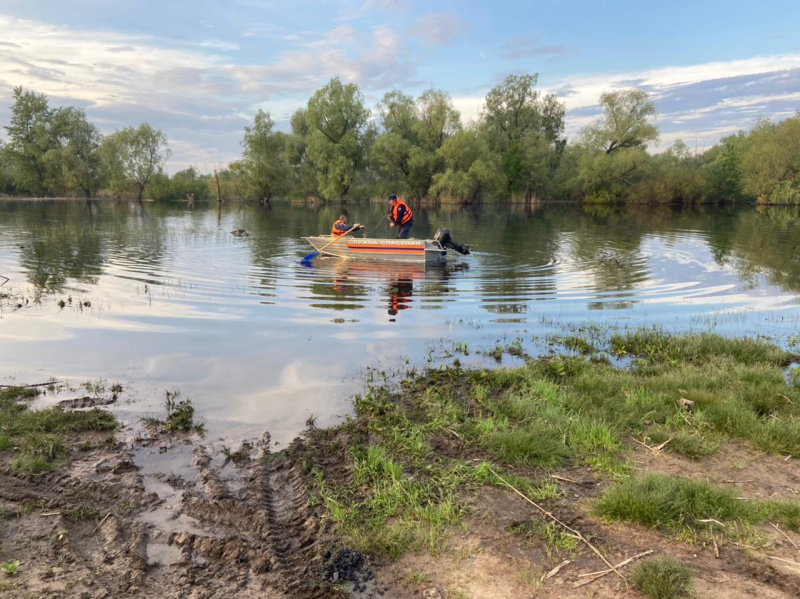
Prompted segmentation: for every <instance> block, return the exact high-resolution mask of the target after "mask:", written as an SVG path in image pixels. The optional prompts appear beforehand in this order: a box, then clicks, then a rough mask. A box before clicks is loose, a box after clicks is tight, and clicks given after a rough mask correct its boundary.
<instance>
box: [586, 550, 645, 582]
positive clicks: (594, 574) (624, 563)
mask: <svg viewBox="0 0 800 599" xmlns="http://www.w3.org/2000/svg"><path fill="white" fill-rule="evenodd" d="M651 553H653V550H652V549H648V550H647V551H645V552H643V553H640V554H638V555H634V556H633V557H629V558H628V559H626V560H624V561H621V562H620V563H618V564H617V565H616V566H615V568H622V567H623V566H627V565H628V564H630V563H631V562H633V561H636V560H637V559H639V558H642V557H644V556H645V555H650V554H651ZM611 572H616V570H602V571H600V572H592V573H590V574H579V575H578V576H591V577H592V578H590V579H589V580H583V581H581V582H579V583H576V584H574V585H572V588H573V589H577V588H578V587H582V586H583V585H585V584H590V583H592V582H594V581H595V580H599V579H601V578H603V576H605V575H606V574H611ZM617 574H619V572H617Z"/></svg>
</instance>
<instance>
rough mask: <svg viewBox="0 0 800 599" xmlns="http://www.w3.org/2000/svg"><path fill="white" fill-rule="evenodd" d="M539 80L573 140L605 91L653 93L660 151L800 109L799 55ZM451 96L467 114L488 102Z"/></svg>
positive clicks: (710, 140)
mask: <svg viewBox="0 0 800 599" xmlns="http://www.w3.org/2000/svg"><path fill="white" fill-rule="evenodd" d="M540 83H541V84H542V89H543V90H544V91H548V92H553V93H556V94H557V95H558V96H559V97H560V99H561V100H562V101H563V102H564V103H565V104H566V107H567V115H566V125H567V135H568V137H570V138H574V136H576V135H577V134H578V132H579V131H580V130H581V129H582V128H583V127H585V126H587V125H589V124H591V123H592V122H593V121H594V120H595V119H597V117H598V114H599V106H598V100H599V98H600V94H601V93H603V92H604V91H612V90H616V89H626V88H631V87H636V88H640V89H645V90H647V91H648V92H649V93H650V94H651V97H652V98H653V99H654V100H655V102H656V108H657V109H658V125H659V127H660V129H661V142H660V143H659V145H658V146H657V148H656V149H657V150H663V149H665V148H667V147H669V145H671V144H672V143H673V142H674V141H675V140H676V139H683V140H684V141H687V143H688V142H689V141H692V142H693V144H694V143H697V145H698V146H699V147H710V146H712V145H713V144H715V143H717V141H718V140H719V139H720V138H721V137H724V136H725V135H728V134H731V133H734V132H736V131H737V130H739V129H742V128H747V127H749V126H750V125H751V124H752V122H753V120H754V118H755V117H756V116H759V115H762V114H764V115H768V116H773V117H775V118H783V117H786V116H790V115H791V114H794V111H795V109H796V108H798V107H800V91H798V89H800V54H783V55H776V56H757V57H753V58H750V59H746V60H732V61H727V62H721V61H718V62H710V63H703V64H696V65H688V66H680V67H664V68H658V69H648V70H643V71H633V72H623V73H611V74H596V75H577V76H571V77H563V78H558V79H554V80H550V81H549V82H548V81H545V80H544V79H542V80H540ZM453 101H454V103H455V104H456V106H457V107H458V108H459V109H460V110H461V111H462V114H464V115H465V116H469V115H475V114H477V112H478V111H479V110H480V108H479V107H480V105H481V104H482V98H478V97H476V96H474V95H470V96H460V97H458V96H457V97H455V98H453ZM687 123H691V129H689V128H687V126H686V124H687Z"/></svg>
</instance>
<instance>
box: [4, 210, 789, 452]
mask: <svg viewBox="0 0 800 599" xmlns="http://www.w3.org/2000/svg"><path fill="white" fill-rule="evenodd" d="M384 208H385V207H384V206H380V205H379V206H370V205H354V206H350V207H349V213H350V218H351V222H355V221H360V222H362V223H365V224H366V225H367V227H368V229H370V230H371V231H372V233H371V236H373V237H386V236H389V235H390V231H389V229H388V227H387V225H386V222H385V220H384V217H383V214H384V213H385V210H384ZM340 210H341V208H340V207H338V206H336V207H323V208H318V209H310V208H307V207H303V206H291V205H288V204H284V205H281V204H277V205H275V206H274V207H273V208H271V209H269V208H267V209H265V208H260V207H255V206H238V205H230V206H228V205H226V206H223V207H222V208H221V209H219V210H218V207H217V206H216V205H207V206H198V207H196V208H194V209H191V208H189V207H188V206H187V205H186V204H170V205H159V204H153V203H143V204H139V203H136V202H114V201H96V202H90V203H86V202H85V201H63V200H60V201H20V200H4V201H0V274H2V275H4V276H6V277H8V278H9V279H10V280H9V282H8V283H6V284H5V285H4V286H2V287H0V293H2V294H3V295H2V296H0V297H2V299H0V310H1V312H0V356H2V358H1V359H0V381H2V382H4V383H9V382H19V383H31V382H41V381H45V380H47V379H48V378H50V377H55V378H56V379H59V380H69V381H71V382H72V383H74V384H75V385H76V386H77V383H81V382H83V381H95V382H97V380H98V379H99V378H102V379H104V380H105V381H108V382H109V383H110V382H115V381H119V382H121V383H122V384H123V385H124V387H125V389H126V391H125V393H124V395H123V398H124V400H125V401H123V402H122V403H121V404H120V405H118V406H117V407H116V409H117V410H118V411H119V412H120V413H121V415H123V416H130V417H131V419H134V420H135V417H136V416H139V415H141V414H143V413H151V414H153V413H156V412H157V411H158V410H159V409H160V404H161V401H162V398H163V391H164V390H165V389H179V390H180V391H181V393H182V395H183V396H184V397H191V398H192V400H193V401H194V402H195V404H196V405H197V407H198V410H199V412H200V414H201V415H202V416H203V418H204V419H205V421H206V424H207V428H208V429H209V436H211V437H219V436H225V437H239V438H243V437H251V436H260V434H261V433H262V432H263V431H264V430H267V429H268V430H270V431H271V432H272V434H273V436H274V437H275V438H277V439H280V440H281V441H282V442H285V441H286V440H288V439H290V438H291V437H292V436H293V435H294V434H296V433H297V432H298V431H299V430H300V429H302V428H303V425H304V423H305V421H306V419H307V418H308V417H309V416H311V415H314V416H316V417H317V418H318V422H319V423H320V424H327V423H330V422H332V421H334V420H335V419H336V418H337V417H340V416H341V415H343V414H345V413H346V412H347V410H348V406H349V404H348V401H349V397H350V395H351V394H352V393H353V392H355V391H358V390H359V389H360V388H361V387H362V385H363V378H362V377H361V376H359V375H360V374H361V373H362V372H363V369H364V368H366V367H370V366H377V367H382V368H386V367H388V368H391V367H405V366H406V364H409V365H422V364H425V363H426V361H427V360H428V359H429V356H430V355H431V352H433V355H434V357H437V356H438V357H439V358H441V357H442V356H447V355H448V354H449V353H452V352H450V351H448V350H452V348H453V346H454V344H456V343H466V344H467V347H469V348H470V355H469V357H468V358H467V357H465V356H464V355H463V354H460V355H459V358H460V359H461V360H462V362H463V361H464V360H465V358H466V359H467V360H471V361H473V362H476V363H485V364H487V365H488V364H493V360H491V359H490V358H486V357H482V356H481V354H480V352H479V350H481V349H484V350H490V349H491V348H493V347H494V346H495V345H496V344H497V343H498V342H499V343H501V344H504V343H510V342H512V341H514V340H515V339H520V340H521V342H522V343H523V345H525V346H526V347H527V348H529V349H530V350H531V351H537V350H541V349H542V348H543V347H544V344H545V339H546V337H547V335H548V334H552V333H559V332H563V331H566V330H567V329H568V328H570V327H578V326H586V325H594V326H601V327H620V326H621V327H635V326H651V325H653V324H656V325H660V326H663V327H665V328H667V329H668V330H675V331H686V330H702V331H705V330H715V331H718V332H720V333H723V334H731V335H732V334H765V335H769V336H771V337H773V338H775V339H776V340H777V341H778V342H781V343H785V342H786V341H787V339H789V338H790V337H791V336H793V335H795V334H796V332H797V329H798V323H799V322H800V310H799V309H798V308H799V307H800V306H799V305H798V298H799V297H800V294H799V292H800V262H799V261H798V258H800V255H799V253H798V250H799V249H800V226H798V220H797V217H798V211H797V209H789V208H772V209H760V210H756V209H754V208H752V207H743V208H739V209H709V210H703V211H697V210H680V209H673V208H652V207H641V206H637V207H633V208H607V207H589V208H586V209H581V208H580V207H577V206H571V205H550V206H547V207H542V208H537V209H532V210H525V209H524V208H522V207H516V208H515V209H509V208H501V207H496V206H487V207H484V208H483V209H469V210H453V211H434V210H429V211H426V210H422V209H418V210H416V211H415V217H414V220H415V227H414V230H413V232H412V235H413V236H415V237H430V236H432V235H433V233H434V232H435V230H436V228H438V227H440V226H444V227H447V228H449V229H450V230H451V232H452V233H453V236H454V237H455V238H456V239H457V240H458V241H460V242H462V243H468V244H471V245H472V246H473V250H474V251H473V254H472V255H471V256H468V257H461V256H458V255H455V256H452V255H451V257H450V258H449V259H448V263H447V264H446V265H444V266H442V267H433V268H431V267H428V268H425V267H423V266H415V265H398V264H380V263H367V262H348V261H345V260H340V259H318V260H316V261H315V262H314V265H313V267H311V268H306V267H304V266H302V265H300V264H299V259H300V258H301V257H302V256H304V255H306V254H308V253H309V252H310V251H311V248H310V247H309V246H307V245H306V243H305V242H304V241H302V240H301V239H300V238H301V237H302V236H303V235H309V234H320V233H326V232H328V231H330V225H331V223H332V222H333V221H334V220H335V219H336V216H337V215H338V213H339V212H340ZM236 228H243V229H245V230H247V231H248V232H249V233H250V236H249V237H241V238H240V237H234V236H232V235H231V234H230V231H231V230H233V229H236ZM359 235H360V233H359ZM1 280H2V279H0V281H1ZM20 304H21V307H17V306H18V305H20Z"/></svg>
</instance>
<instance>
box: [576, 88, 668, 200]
mask: <svg viewBox="0 0 800 599" xmlns="http://www.w3.org/2000/svg"><path fill="white" fill-rule="evenodd" d="M600 107H601V108H602V110H603V116H602V117H601V118H600V119H598V121H597V122H596V123H594V124H593V125H590V126H589V127H587V128H586V129H584V131H583V132H582V134H581V140H580V142H579V145H580V146H581V149H580V150H579V158H578V160H577V164H578V177H577V180H578V181H579V185H580V187H581V195H582V197H584V198H585V199H588V200H590V201H602V202H607V201H617V200H624V199H626V198H627V197H628V196H629V194H630V190H631V188H632V187H633V186H634V185H635V177H636V175H637V170H638V169H640V168H641V167H642V165H644V164H645V162H646V161H647V159H648V154H647V149H646V148H647V144H648V143H650V142H654V141H656V140H657V139H658V128H657V127H656V126H655V124H653V122H652V120H653V119H654V118H655V114H656V110H655V104H654V103H653V102H652V101H651V100H650V99H649V97H648V95H647V92H644V91H641V90H621V91H616V92H604V93H603V94H602V95H601V96H600Z"/></svg>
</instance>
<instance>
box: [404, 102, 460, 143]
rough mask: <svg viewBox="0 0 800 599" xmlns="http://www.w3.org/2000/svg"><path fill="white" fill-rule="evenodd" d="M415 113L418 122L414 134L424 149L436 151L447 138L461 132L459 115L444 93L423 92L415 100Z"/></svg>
mask: <svg viewBox="0 0 800 599" xmlns="http://www.w3.org/2000/svg"><path fill="white" fill-rule="evenodd" d="M417 111H418V115H419V120H418V121H417V122H416V123H415V125H414V132H415V134H416V136H417V139H418V140H419V143H420V145H421V146H422V147H423V148H425V149H428V150H438V149H439V148H441V147H442V144H444V142H445V140H446V139H447V138H448V137H450V136H451V135H453V134H455V133H456V132H457V131H459V130H461V115H460V114H459V112H458V110H456V109H455V107H454V106H453V101H452V100H451V99H450V94H448V93H447V92H446V91H442V90H440V89H429V90H427V91H425V92H423V94H422V95H421V96H420V97H419V99H417Z"/></svg>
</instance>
